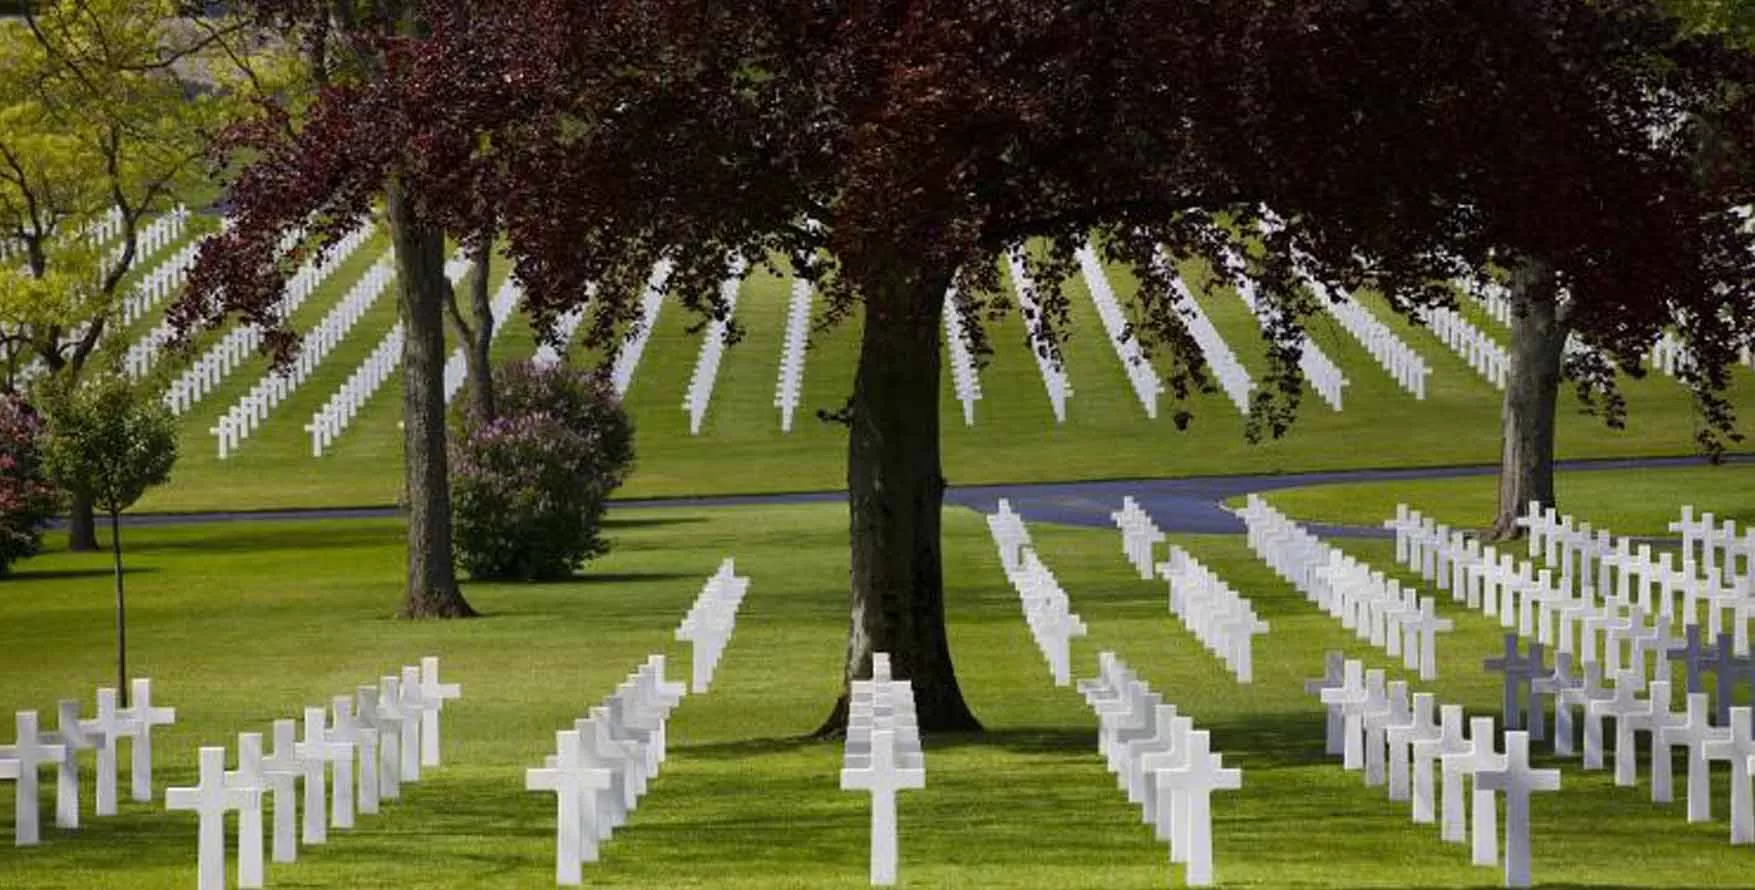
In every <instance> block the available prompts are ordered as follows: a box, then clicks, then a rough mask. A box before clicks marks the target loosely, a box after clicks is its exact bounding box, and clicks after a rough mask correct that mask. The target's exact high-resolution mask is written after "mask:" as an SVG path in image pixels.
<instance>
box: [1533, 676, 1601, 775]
mask: <svg viewBox="0 0 1755 890" xmlns="http://www.w3.org/2000/svg"><path fill="white" fill-rule="evenodd" d="M1580 685H1581V683H1580V681H1579V680H1578V679H1577V678H1575V677H1573V676H1572V653H1571V652H1564V651H1562V652H1556V653H1554V670H1553V672H1551V673H1549V674H1548V675H1546V676H1542V677H1536V678H1535V679H1533V680H1531V681H1530V701H1531V702H1532V703H1536V702H1537V701H1538V700H1539V699H1543V698H1551V699H1553V700H1554V736H1553V741H1554V753H1556V754H1571V753H1572V708H1571V706H1570V705H1569V704H1568V703H1567V701H1566V698H1565V693H1566V691H1567V690H1569V689H1576V688H1578V687H1579V686H1580ZM1587 706H1588V705H1587Z"/></svg>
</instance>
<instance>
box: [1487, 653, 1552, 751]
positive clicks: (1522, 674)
mask: <svg viewBox="0 0 1755 890" xmlns="http://www.w3.org/2000/svg"><path fill="white" fill-rule="evenodd" d="M1517 642H1518V637H1517V634H1513V633H1508V634H1506V635H1505V653H1504V654H1503V655H1500V656H1498V657H1495V658H1489V659H1487V660H1485V661H1483V662H1481V666H1482V667H1483V668H1485V669H1486V670H1489V671H1495V672H1498V673H1501V674H1503V675H1504V685H1503V689H1504V700H1503V702H1502V703H1501V705H1500V708H1501V711H1502V715H1501V716H1503V717H1504V718H1505V724H1506V728H1507V729H1515V728H1517V727H1520V726H1522V725H1523V712H1522V705H1521V704H1520V697H1519V695H1518V693H1519V690H1521V689H1522V688H1523V687H1524V686H1525V685H1527V684H1528V683H1529V681H1530V680H1531V679H1532V678H1533V677H1535V676H1536V674H1537V673H1538V670H1537V669H1538V667H1539V666H1540V665H1539V662H1538V657H1539V653H1538V652H1537V651H1536V650H1535V649H1534V646H1535V645H1536V644H1531V652H1530V655H1529V656H1528V657H1525V656H1522V655H1519V654H1518V652H1517Z"/></svg>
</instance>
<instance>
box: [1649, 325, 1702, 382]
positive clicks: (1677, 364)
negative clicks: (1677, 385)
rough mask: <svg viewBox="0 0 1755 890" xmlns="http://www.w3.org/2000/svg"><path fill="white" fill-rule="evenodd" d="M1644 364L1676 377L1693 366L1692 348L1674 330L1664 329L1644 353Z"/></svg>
mask: <svg viewBox="0 0 1755 890" xmlns="http://www.w3.org/2000/svg"><path fill="white" fill-rule="evenodd" d="M1646 364H1649V365H1651V366H1652V367H1654V368H1656V369H1658V370H1660V371H1662V372H1664V374H1665V375H1667V376H1670V377H1677V376H1680V375H1682V374H1684V373H1687V372H1688V371H1691V370H1693V368H1694V350H1692V349H1689V348H1688V344H1687V343H1684V342H1682V338H1681V337H1679V336H1677V335H1676V332H1675V331H1664V332H1663V334H1661V335H1659V337H1658V339H1657V341H1656V342H1655V343H1653V344H1651V349H1650V350H1648V351H1647V353H1646Z"/></svg>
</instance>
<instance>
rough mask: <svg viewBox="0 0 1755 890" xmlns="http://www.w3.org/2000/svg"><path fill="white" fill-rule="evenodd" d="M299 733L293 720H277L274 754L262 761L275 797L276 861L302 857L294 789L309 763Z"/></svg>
mask: <svg viewBox="0 0 1755 890" xmlns="http://www.w3.org/2000/svg"><path fill="white" fill-rule="evenodd" d="M297 732H298V725H297V723H296V722H294V721H292V720H276V721H274V755H273V756H272V757H268V758H265V759H264V760H263V761H262V776H263V779H264V780H265V781H266V782H267V785H268V789H269V791H270V792H271V793H272V795H273V803H274V832H273V833H274V861H275V862H294V861H297V860H298V857H299V844H298V837H297V836H296V835H295V834H294V833H293V822H294V821H295V820H296V818H297V816H298V802H297V801H296V800H295V799H294V797H293V786H294V783H295V782H297V781H298V779H299V777H300V776H303V775H304V774H305V761H304V758H302V757H300V756H299V753H298V743H297V742H296V741H294V736H295V735H296V734H297Z"/></svg>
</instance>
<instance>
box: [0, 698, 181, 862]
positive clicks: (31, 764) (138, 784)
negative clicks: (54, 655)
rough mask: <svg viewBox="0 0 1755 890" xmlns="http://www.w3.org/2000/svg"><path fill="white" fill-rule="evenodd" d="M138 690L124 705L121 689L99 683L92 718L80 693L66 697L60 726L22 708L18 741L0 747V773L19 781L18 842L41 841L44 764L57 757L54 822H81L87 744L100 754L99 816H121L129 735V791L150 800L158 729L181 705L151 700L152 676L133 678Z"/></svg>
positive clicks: (15, 833) (22, 844)
mask: <svg viewBox="0 0 1755 890" xmlns="http://www.w3.org/2000/svg"><path fill="white" fill-rule="evenodd" d="M132 692H133V700H132V702H131V703H130V704H129V705H128V707H125V708H124V707H118V706H117V703H116V690H114V689H99V690H98V691H97V716H96V717H93V718H89V719H87V718H81V717H80V716H79V711H80V708H79V701H78V700H77V699H62V700H61V702H60V703H59V705H58V707H57V709H56V713H55V717H56V722H55V731H54V732H47V733H45V732H40V731H39V728H40V723H39V722H38V720H37V712H36V711H19V712H18V714H17V715H16V721H17V724H16V725H17V735H15V736H14V738H13V742H12V744H10V745H3V746H0V780H5V779H11V780H13V781H14V782H15V783H16V784H17V789H16V794H15V795H14V804H13V805H14V811H13V813H14V815H13V842H14V843H15V844H16V845H17V846H20V847H29V846H35V845H36V844H38V843H40V842H41V840H42V831H41V826H40V820H39V816H38V813H37V780H38V770H39V768H40V767H43V766H46V765H48V764H51V763H52V764H54V765H55V827H56V828H64V829H74V828H78V827H79V816H80V812H79V810H80V808H79V752H81V751H92V752H94V754H95V758H96V778H95V782H94V787H93V797H94V798H95V800H94V810H93V811H94V812H95V813H96V815H99V816H114V815H116V784H117V775H116V774H117V770H118V755H119V754H120V753H121V743H122V741H123V740H127V741H128V742H129V744H130V751H129V754H130V767H131V775H130V776H129V781H130V791H131V796H132V797H133V799H134V800H135V801H138V802H140V803H146V802H149V801H151V800H152V730H153V728H154V727H157V726H168V725H170V724H172V723H175V722H176V720H177V712H176V709H174V708H163V707H155V706H154V705H153V703H152V681H151V680H149V679H145V678H139V679H136V680H134V681H133V683H132Z"/></svg>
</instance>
